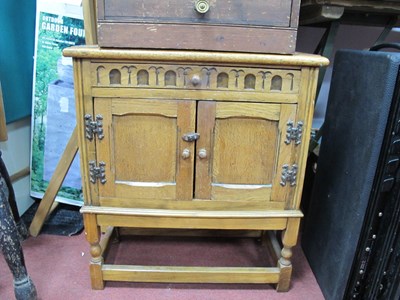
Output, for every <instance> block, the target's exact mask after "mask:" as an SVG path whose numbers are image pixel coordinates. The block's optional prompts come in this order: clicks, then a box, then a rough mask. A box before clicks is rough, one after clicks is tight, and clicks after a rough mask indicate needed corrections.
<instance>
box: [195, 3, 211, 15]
mask: <svg viewBox="0 0 400 300" xmlns="http://www.w3.org/2000/svg"><path fill="white" fill-rule="evenodd" d="M195 9H196V11H197V12H198V13H200V14H205V13H206V12H208V10H209V9H210V3H209V2H208V0H197V1H196V3H195Z"/></svg>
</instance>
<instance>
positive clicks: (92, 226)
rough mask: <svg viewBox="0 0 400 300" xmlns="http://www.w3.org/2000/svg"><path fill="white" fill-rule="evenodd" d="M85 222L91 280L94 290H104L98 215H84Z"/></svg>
mask: <svg viewBox="0 0 400 300" xmlns="http://www.w3.org/2000/svg"><path fill="white" fill-rule="evenodd" d="M83 221H84V223H85V234H86V240H87V241H88V242H89V244H90V255H91V259H90V279H91V282H92V289H94V290H102V289H104V281H103V273H102V270H101V268H102V265H103V256H102V249H101V246H100V237H101V235H100V227H99V226H98V225H97V221H96V215H94V214H83Z"/></svg>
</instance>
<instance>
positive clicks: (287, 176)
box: [280, 165, 297, 186]
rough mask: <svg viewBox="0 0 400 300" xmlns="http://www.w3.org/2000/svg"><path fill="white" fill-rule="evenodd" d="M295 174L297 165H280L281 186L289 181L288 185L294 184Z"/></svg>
mask: <svg viewBox="0 0 400 300" xmlns="http://www.w3.org/2000/svg"><path fill="white" fill-rule="evenodd" d="M296 175H297V165H292V167H290V166H289V165H283V166H282V176H281V182H280V184H281V186H286V183H290V186H295V185H296Z"/></svg>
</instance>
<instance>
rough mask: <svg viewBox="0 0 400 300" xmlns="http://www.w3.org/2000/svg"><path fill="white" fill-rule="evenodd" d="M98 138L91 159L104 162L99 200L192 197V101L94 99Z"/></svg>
mask: <svg viewBox="0 0 400 300" xmlns="http://www.w3.org/2000/svg"><path fill="white" fill-rule="evenodd" d="M94 101H95V105H94V106H95V114H101V115H102V116H103V128H104V139H102V140H97V141H96V142H97V144H96V148H97V160H98V162H104V163H105V174H106V180H107V181H106V183H105V184H100V183H99V194H100V198H102V197H103V198H104V197H106V198H130V199H132V198H136V199H177V200H191V199H192V197H193V168H194V156H193V153H194V143H193V142H186V141H184V140H183V139H181V136H182V135H183V134H185V133H187V132H194V131H195V121H196V120H195V112H196V109H195V106H196V102H195V101H172V100H140V99H124V98H96V99H95V100H94Z"/></svg>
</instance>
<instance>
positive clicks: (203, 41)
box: [97, 0, 300, 53]
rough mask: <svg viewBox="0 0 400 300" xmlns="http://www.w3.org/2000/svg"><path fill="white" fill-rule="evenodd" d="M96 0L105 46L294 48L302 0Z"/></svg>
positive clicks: (101, 42)
mask: <svg viewBox="0 0 400 300" xmlns="http://www.w3.org/2000/svg"><path fill="white" fill-rule="evenodd" d="M197 2H198V1H194V0H193V1H188V0H175V1H158V0H157V1H155V0H146V1H127V0H98V1H97V4H98V25H99V26H98V42H99V45H100V46H103V47H117V48H118V47H123V48H169V49H203V50H223V51H245V52H271V53H292V52H294V46H295V42H296V31H297V25H298V11H299V2H300V1H299V0H283V1H280V0H268V1H259V0H257V1H240V0H218V1H216V0H210V1H205V2H207V3H208V4H209V9H208V11H207V12H205V13H199V12H198V11H196V9H195V7H196V3H197Z"/></svg>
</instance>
